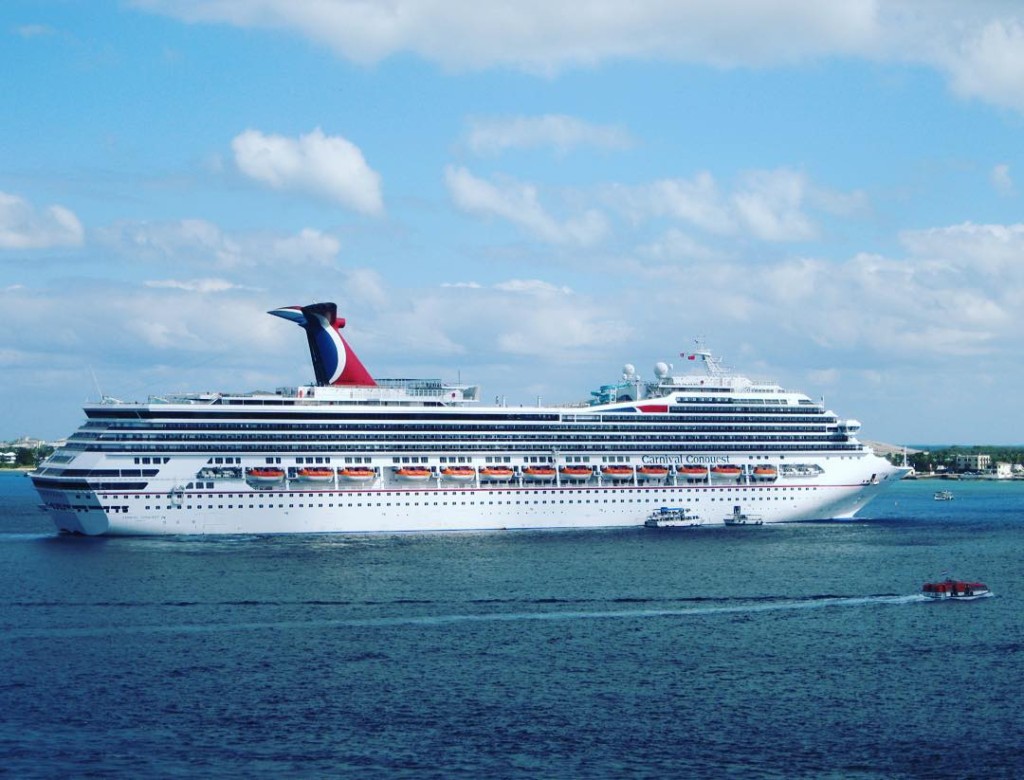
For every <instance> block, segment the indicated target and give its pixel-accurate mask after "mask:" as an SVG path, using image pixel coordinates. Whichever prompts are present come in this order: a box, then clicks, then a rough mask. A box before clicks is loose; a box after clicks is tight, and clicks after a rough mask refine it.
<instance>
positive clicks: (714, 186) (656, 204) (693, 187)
mask: <svg viewBox="0 0 1024 780" xmlns="http://www.w3.org/2000/svg"><path fill="white" fill-rule="evenodd" d="M604 198H605V200H607V201H608V202H610V203H611V204H612V205H614V206H615V207H616V208H618V209H619V210H620V211H622V212H623V213H624V214H625V215H626V216H627V218H629V219H631V220H633V221H634V222H638V221H641V220H644V219H647V218H649V217H652V216H655V217H670V218H672V219H679V220H682V221H684V222H688V223H690V224H691V225H694V226H696V227H698V228H700V229H701V230H706V231H707V232H709V233H717V234H720V235H725V234H729V233H733V232H735V230H736V218H735V215H734V214H733V213H732V211H731V208H730V205H729V204H728V203H727V202H726V201H725V199H724V198H723V196H722V193H721V192H720V191H719V188H718V183H717V182H716V181H715V177H714V176H712V175H711V174H710V173H708V172H707V171H701V172H700V173H698V174H696V175H695V176H694V177H693V178H692V179H659V180H658V181H655V182H651V183H650V184H639V185H630V186H624V185H614V186H612V187H608V188H606V189H605V191H604Z"/></svg>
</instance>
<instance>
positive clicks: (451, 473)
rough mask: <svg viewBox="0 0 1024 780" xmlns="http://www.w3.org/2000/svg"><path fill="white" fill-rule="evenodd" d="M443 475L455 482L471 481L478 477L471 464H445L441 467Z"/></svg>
mask: <svg viewBox="0 0 1024 780" xmlns="http://www.w3.org/2000/svg"><path fill="white" fill-rule="evenodd" d="M441 476H442V477H444V478H445V479H450V480H453V481H455V482H469V481H470V480H473V479H476V471H474V470H473V469H472V468H471V467H469V466H445V467H444V468H443V469H441Z"/></svg>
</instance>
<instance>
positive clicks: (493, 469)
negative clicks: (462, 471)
mask: <svg viewBox="0 0 1024 780" xmlns="http://www.w3.org/2000/svg"><path fill="white" fill-rule="evenodd" d="M514 476H515V472H514V471H512V469H511V468H509V467H508V466H484V467H483V468H482V469H480V479H488V480H491V481H493V482H497V481H501V480H509V479H512V477H514Z"/></svg>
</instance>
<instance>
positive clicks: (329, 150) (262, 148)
mask: <svg viewBox="0 0 1024 780" xmlns="http://www.w3.org/2000/svg"><path fill="white" fill-rule="evenodd" d="M231 148H232V149H233V151H234V153H235V165H237V166H238V169H239V170H240V171H241V172H242V173H243V174H245V175H246V176H248V177H249V178H251V179H254V180H256V181H259V182H261V183H263V184H266V185H268V186H270V187H272V188H274V189H279V190H296V191H299V192H305V193H308V194H312V195H315V196H317V197H323V198H328V199H329V200H332V201H335V202H337V203H341V204H342V205H344V206H347V207H348V208H351V209H354V210H356V211H358V212H361V213H363V214H370V215H375V216H376V215H379V214H381V213H383V211H384V201H383V196H382V194H381V183H380V174H378V173H377V172H376V171H374V170H373V169H372V168H370V166H369V165H367V163H366V160H365V159H364V158H363V153H362V152H361V151H360V150H359V147H357V146H356V145H355V144H353V143H352V142H351V141H348V140H347V139H345V138H342V137H341V136H337V135H334V136H328V135H324V133H323V131H322V130H321V129H320V128H316V129H315V130H313V131H312V132H311V133H307V134H306V135H300V136H299V137H298V138H286V137H285V136H281V135H264V134H263V133H261V132H260V131H259V130H251V129H250V130H246V131H245V132H243V133H240V134H239V135H237V136H235V138H234V140H232V142H231Z"/></svg>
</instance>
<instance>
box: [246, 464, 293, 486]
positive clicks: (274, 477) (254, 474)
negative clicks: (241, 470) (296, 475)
mask: <svg viewBox="0 0 1024 780" xmlns="http://www.w3.org/2000/svg"><path fill="white" fill-rule="evenodd" d="M245 478H246V479H247V480H249V482H251V483H252V484H254V485H276V484H277V483H279V482H283V481H284V469H279V468H274V467H271V466H267V467H262V466H256V467H254V468H251V469H249V470H248V471H247V472H246V473H245Z"/></svg>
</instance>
